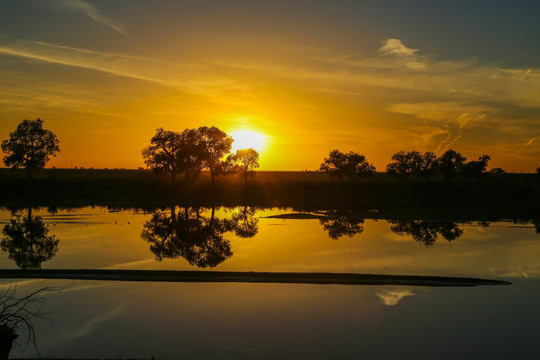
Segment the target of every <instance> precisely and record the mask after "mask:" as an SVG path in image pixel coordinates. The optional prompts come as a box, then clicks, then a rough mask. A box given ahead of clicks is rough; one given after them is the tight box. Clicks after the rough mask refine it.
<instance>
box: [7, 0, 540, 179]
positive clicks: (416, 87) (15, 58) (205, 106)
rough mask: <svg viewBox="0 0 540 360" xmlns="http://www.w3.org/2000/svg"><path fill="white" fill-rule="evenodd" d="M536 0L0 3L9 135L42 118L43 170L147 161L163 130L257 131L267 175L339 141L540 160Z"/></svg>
mask: <svg viewBox="0 0 540 360" xmlns="http://www.w3.org/2000/svg"><path fill="white" fill-rule="evenodd" d="M538 14H540V2H538V1H536V0H532V1H525V0H524V1H506V0H505V1H499V0H490V1H487V0H486V1H480V0H471V1H461V0H456V1H440V0H410V1H397V0H378V1H369V0H366V1H346V0H341V1H340V0H337V1H336V0H334V1H317V0H306V1H303V0H298V1H297V0H286V1H281V0H273V1H262V0H249V1H248V0H227V1H223V0H219V1H217V0H216V1H207V0H200V1H173V0H152V1H150V0H99V1H98V0H2V1H1V2H0V139H7V138H8V137H9V133H10V131H13V130H14V129H15V127H16V126H17V124H18V123H19V122H21V121H22V120H23V119H36V118H40V119H42V120H44V126H45V128H47V129H49V130H52V131H53V132H54V133H56V134H57V136H58V138H59V140H60V149H61V152H60V153H59V154H58V156H57V157H55V158H53V159H52V160H51V161H50V162H49V164H48V166H56V167H66V168H67V167H74V166H79V167H81V166H83V167H94V168H105V167H106V168H118V167H124V168H138V167H143V166H144V162H143V158H142V156H141V150H142V149H143V148H144V147H146V146H148V145H149V144H150V139H151V138H152V136H153V135H154V134H155V131H156V129H157V128H159V127H163V128H164V129H166V130H174V131H183V130H184V129H186V128H195V127H199V126H217V127H219V128H220V129H222V130H224V131H226V132H228V133H232V132H234V131H238V130H249V131H254V132H257V133H260V134H262V135H264V136H265V139H266V145H265V147H264V148H263V149H261V151H260V152H261V158H260V165H261V167H260V169H262V170H304V169H308V170H314V169H317V168H318V167H319V165H320V164H321V162H322V161H323V159H324V157H325V156H328V153H329V152H330V150H332V149H339V150H341V151H344V152H348V151H355V152H358V153H361V154H363V155H364V156H365V157H366V158H367V160H368V161H369V162H372V163H373V164H374V165H375V166H376V168H377V170H379V171H384V168H385V166H386V164H388V163H389V162H390V158H391V156H392V154H394V153H395V152H398V151H402V150H403V151H409V150H418V151H434V152H436V153H437V154H438V155H440V154H442V153H443V152H444V151H446V150H448V149H454V150H457V151H459V152H461V153H462V154H463V155H464V156H466V157H467V158H468V159H469V160H476V159H477V158H478V157H479V156H481V155H483V154H488V155H490V156H491V158H492V160H491V162H490V164H489V167H502V168H503V169H506V170H509V171H535V169H536V168H537V167H539V166H540V42H539V40H538V39H540V25H539V24H538Z"/></svg>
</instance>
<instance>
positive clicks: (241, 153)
mask: <svg viewBox="0 0 540 360" xmlns="http://www.w3.org/2000/svg"><path fill="white" fill-rule="evenodd" d="M226 162H227V165H226V167H227V168H228V169H229V170H228V171H230V172H239V173H240V174H241V175H242V176H243V177H244V182H245V183H247V180H248V177H249V176H255V171H254V170H253V169H256V168H258V167H259V153H258V152H257V150H254V149H251V148H249V149H242V150H236V154H234V155H232V154H231V155H229V156H228V157H227V161H226Z"/></svg>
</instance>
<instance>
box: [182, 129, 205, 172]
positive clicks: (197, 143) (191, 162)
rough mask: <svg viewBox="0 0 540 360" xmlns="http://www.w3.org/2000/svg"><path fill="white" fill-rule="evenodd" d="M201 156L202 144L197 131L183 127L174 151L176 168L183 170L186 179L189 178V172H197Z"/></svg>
mask: <svg viewBox="0 0 540 360" xmlns="http://www.w3.org/2000/svg"><path fill="white" fill-rule="evenodd" d="M203 156H204V144H203V143H202V139H201V136H200V134H199V131H197V130H196V129H185V130H184V131H182V133H181V134H180V143H179V145H178V149H177V152H176V163H177V167H178V170H179V171H181V172H182V171H183V172H184V174H185V179H186V180H188V179H189V176H190V174H194V175H198V174H199V172H200V170H201V166H202V161H203Z"/></svg>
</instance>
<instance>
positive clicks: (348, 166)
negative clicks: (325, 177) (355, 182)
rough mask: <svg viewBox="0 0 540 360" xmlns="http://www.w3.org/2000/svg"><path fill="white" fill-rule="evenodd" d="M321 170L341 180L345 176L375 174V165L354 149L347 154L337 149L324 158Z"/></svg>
mask: <svg viewBox="0 0 540 360" xmlns="http://www.w3.org/2000/svg"><path fill="white" fill-rule="evenodd" d="M319 170H320V171H324V172H326V173H328V174H330V175H331V176H332V177H337V178H338V179H340V180H341V178H342V177H343V176H345V177H347V178H348V179H349V180H351V179H354V178H357V177H361V176H372V175H373V174H375V166H373V164H371V163H369V162H368V161H367V160H366V158H365V156H364V155H360V154H357V153H355V152H353V151H351V152H349V153H347V154H345V153H342V152H341V151H339V150H337V149H334V150H332V151H330V154H329V155H328V157H327V158H325V159H324V161H323V163H322V164H321V166H320V167H319Z"/></svg>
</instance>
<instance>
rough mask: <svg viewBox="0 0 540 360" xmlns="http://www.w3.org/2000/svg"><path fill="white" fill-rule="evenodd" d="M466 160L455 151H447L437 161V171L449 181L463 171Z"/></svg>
mask: <svg viewBox="0 0 540 360" xmlns="http://www.w3.org/2000/svg"><path fill="white" fill-rule="evenodd" d="M465 161H467V158H466V157H464V156H462V155H461V154H460V153H459V152H457V151H455V150H451V149H450V150H448V151H446V152H445V153H444V154H442V155H441V156H440V157H439V158H438V159H437V169H438V170H439V171H440V172H441V174H443V175H444V176H445V177H446V180H450V179H452V178H454V177H456V176H457V175H459V174H461V173H462V171H463V164H465Z"/></svg>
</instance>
